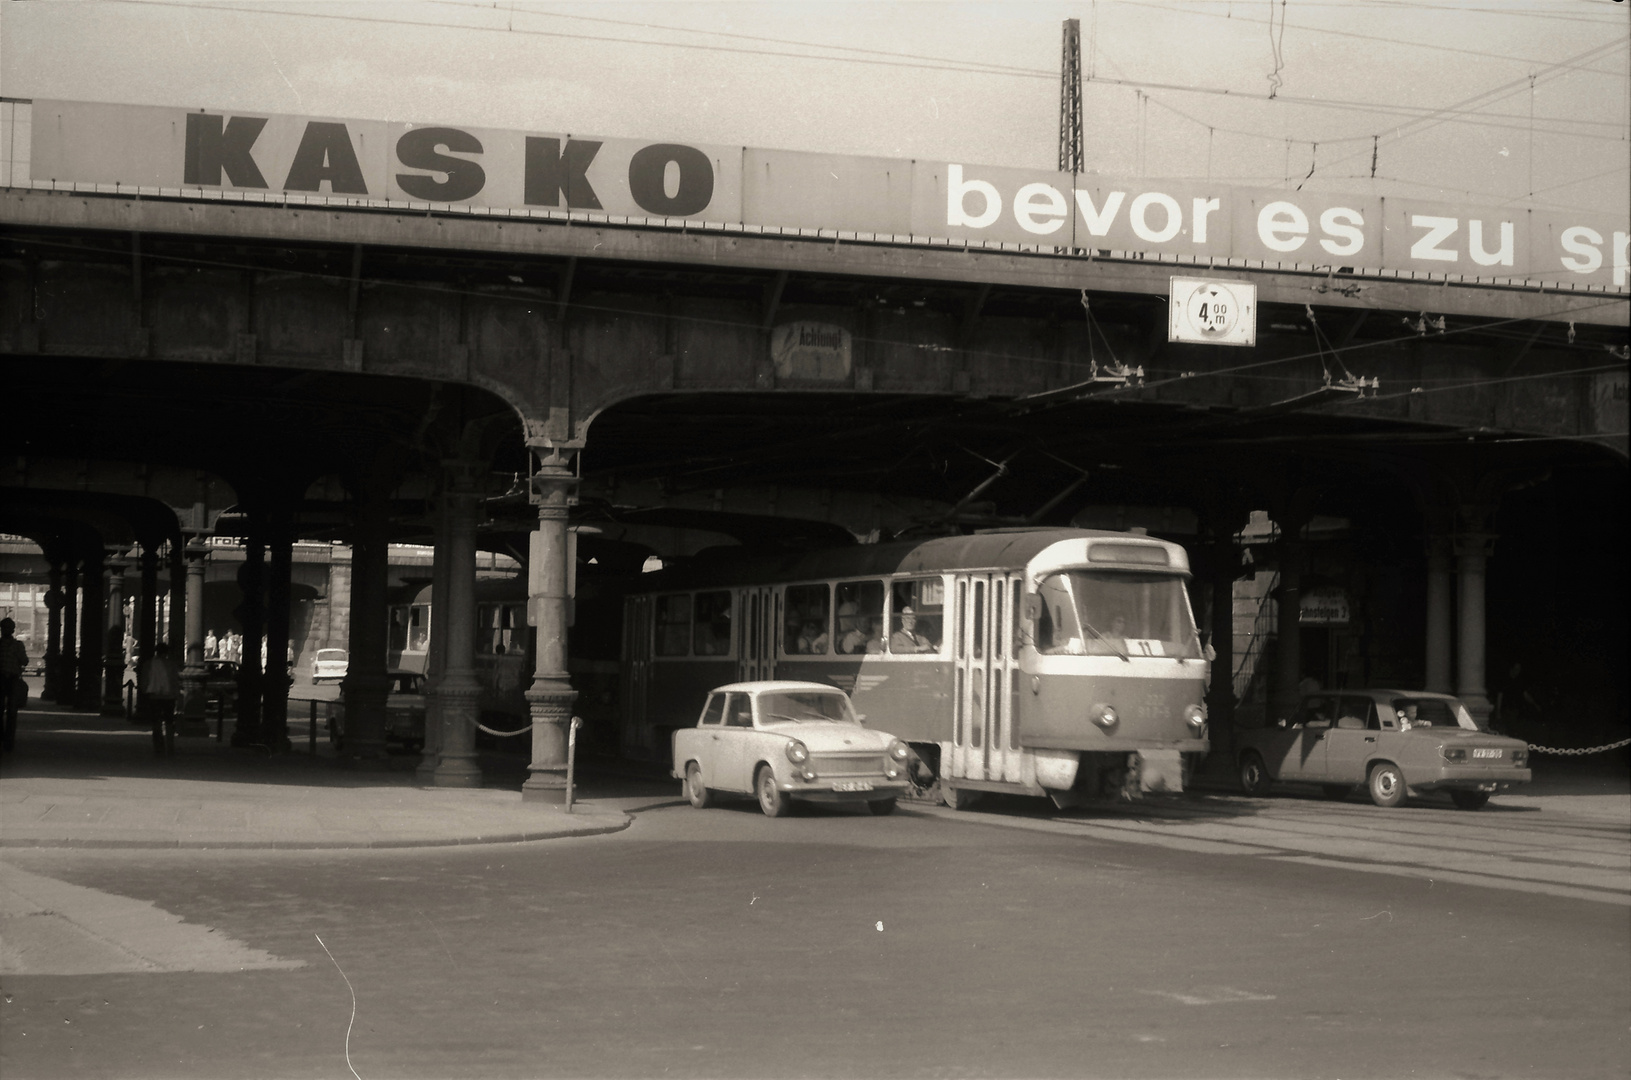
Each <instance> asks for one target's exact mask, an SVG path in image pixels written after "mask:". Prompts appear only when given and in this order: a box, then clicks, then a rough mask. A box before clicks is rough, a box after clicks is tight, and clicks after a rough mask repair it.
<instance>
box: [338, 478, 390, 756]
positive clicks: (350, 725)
mask: <svg viewBox="0 0 1631 1080" xmlns="http://www.w3.org/2000/svg"><path fill="white" fill-rule="evenodd" d="M381 487H382V485H380V486H372V487H368V488H364V489H363V490H361V491H358V492H357V504H356V511H355V518H354V521H353V525H352V538H351V633H350V640H349V642H348V647H347V651H348V654H349V655H348V660H347V664H346V676H345V679H344V680H343V681H342V682H341V684H340V692H341V695H342V697H343V700H344V702H345V745H344V747H343V748H342V751H341V753H342V755H343V756H344V757H345V759H346V760H347V761H349V762H350V763H351V764H353V765H359V766H362V767H365V768H369V767H374V766H383V765H384V763H385V698H386V696H387V694H388V693H389V692H390V686H391V684H390V679H389V677H388V676H387V675H386V673H385V646H386V637H385V633H386V624H385V619H386V589H387V586H388V584H389V580H390V551H389V543H390V526H391V518H390V503H389V501H388V500H387V498H386V493H385V492H384V491H383V490H381Z"/></svg>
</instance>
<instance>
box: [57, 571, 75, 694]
mask: <svg viewBox="0 0 1631 1080" xmlns="http://www.w3.org/2000/svg"><path fill="white" fill-rule="evenodd" d="M78 639H79V559H78V558H70V559H69V560H68V561H67V562H66V563H64V564H63V575H62V651H61V653H60V654H59V656H60V661H59V663H58V665H57V666H58V670H59V671H60V672H61V682H59V683H58V684H57V704H59V705H67V706H68V707H70V708H72V707H73V705H74V702H75V700H76V699H77V698H78V685H79V640H78Z"/></svg>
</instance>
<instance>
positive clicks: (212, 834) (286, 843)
mask: <svg viewBox="0 0 1631 1080" xmlns="http://www.w3.org/2000/svg"><path fill="white" fill-rule="evenodd" d="M213 733H214V727H213V725H212V727H211V735H210V736H209V737H208V738H202V737H192V738H178V739H177V740H176V752H175V755H174V756H173V757H169V758H160V757H156V756H155V755H154V753H153V744H152V737H151V735H150V733H149V731H148V730H147V729H146V728H141V727H137V726H135V725H133V724H129V723H127V722H126V721H125V720H124V719H123V718H122V717H102V716H97V715H95V714H93V713H83V712H73V711H70V710H68V709H64V708H60V707H57V706H54V705H50V704H42V705H35V706H34V707H32V708H27V709H24V710H23V712H22V714H21V716H20V719H19V723H18V732H17V746H16V750H15V751H14V752H13V753H10V754H6V755H4V757H0V848H17V847H134V848H263V849H267V848H271V849H313V848H400V847H429V846H440V845H461V844H496V843H513V842H518V841H525V840H548V839H556V838H561V837H571V836H592V835H597V834H602V833H610V832H617V831H620V830H622V829H624V828H626V827H627V826H628V824H629V821H630V818H629V815H628V814H626V813H624V812H623V811H622V810H620V809H618V808H617V805H616V803H615V801H614V800H609V799H590V800H587V801H575V802H574V805H573V807H572V810H571V812H570V813H568V812H567V811H566V809H565V808H564V807H562V806H558V805H553V804H549V803H539V802H523V801H522V799H521V792H520V788H521V784H522V782H523V781H524V780H525V778H526V767H525V763H524V762H522V761H521V760H519V759H518V758H515V757H512V756H508V755H484V756H483V759H482V765H483V775H484V785H485V786H483V787H481V788H438V787H428V786H424V785H423V784H422V782H421V781H420V780H419V779H418V778H417V777H416V776H415V774H414V771H413V769H414V765H415V764H416V763H417V761H418V757H417V755H405V756H401V757H393V758H392V759H391V761H390V763H389V767H388V768H387V769H386V770H383V771H379V772H360V771H356V770H352V769H347V768H344V767H342V765H341V763H340V762H339V760H338V759H337V758H336V757H335V756H334V754H333V751H332V750H331V749H330V748H329V746H328V744H327V741H326V740H323V739H320V740H319V741H318V743H317V753H316V755H312V754H309V753H308V752H307V748H308V746H309V743H308V741H307V739H306V734H307V732H306V720H305V719H304V718H291V721H290V732H289V733H290V737H291V738H292V739H294V745H295V751H294V752H293V753H288V754H278V755H271V756H268V755H266V754H264V753H259V752H257V751H254V750H250V749H234V748H233V747H231V746H230V745H225V744H223V743H221V742H218V741H217V740H216V739H215V737H214V734H213ZM231 733H232V726H231V724H230V723H228V724H227V728H226V734H227V737H228V739H230V738H231Z"/></svg>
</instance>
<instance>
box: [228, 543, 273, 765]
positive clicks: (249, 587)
mask: <svg viewBox="0 0 1631 1080" xmlns="http://www.w3.org/2000/svg"><path fill="white" fill-rule="evenodd" d="M264 522H265V519H264V518H262V517H261V516H260V515H259V514H256V513H254V512H251V513H250V514H249V517H248V524H249V536H248V538H247V539H245V541H244V561H243V564H242V565H241V566H239V567H238V592H239V595H240V599H239V601H238V606H237V607H236V608H234V609H233V611H232V613H233V614H234V615H236V616H237V617H238V625H239V626H240V627H242V628H243V653H242V655H241V656H239V657H238V720H237V723H236V724H234V725H233V728H232V745H233V746H256V745H259V744H260V743H261V686H262V683H263V682H264V680H263V679H262V677H261V641H262V637H263V635H264V634H265V627H266V601H265V599H264V598H263V597H262V595H261V591H262V589H263V587H264V585H265V579H266V547H265V530H264Z"/></svg>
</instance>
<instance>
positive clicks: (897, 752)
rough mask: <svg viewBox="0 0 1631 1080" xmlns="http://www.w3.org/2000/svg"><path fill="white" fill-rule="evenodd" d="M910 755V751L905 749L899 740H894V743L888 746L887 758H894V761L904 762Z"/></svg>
mask: <svg viewBox="0 0 1631 1080" xmlns="http://www.w3.org/2000/svg"><path fill="white" fill-rule="evenodd" d="M911 753H912V751H911V750H910V749H909V748H908V747H907V745H906V744H905V743H903V742H901V741H900V740H899V739H896V740H895V741H894V742H892V743H890V744H889V756H890V757H892V758H894V759H895V760H896V761H905V760H906V758H907V757H908V756H909V755H910V754H911Z"/></svg>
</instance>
